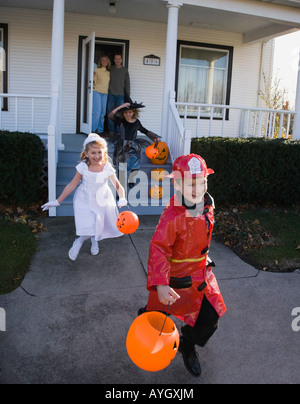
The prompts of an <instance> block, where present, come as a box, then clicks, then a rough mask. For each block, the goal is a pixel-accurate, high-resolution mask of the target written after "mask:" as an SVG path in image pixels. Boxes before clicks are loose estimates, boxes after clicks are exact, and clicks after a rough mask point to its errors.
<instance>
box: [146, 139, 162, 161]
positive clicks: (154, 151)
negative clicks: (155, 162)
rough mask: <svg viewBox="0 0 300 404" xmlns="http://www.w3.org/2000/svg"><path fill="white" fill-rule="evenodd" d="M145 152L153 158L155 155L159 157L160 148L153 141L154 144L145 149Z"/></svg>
mask: <svg viewBox="0 0 300 404" xmlns="http://www.w3.org/2000/svg"><path fill="white" fill-rule="evenodd" d="M145 154H146V156H147V157H148V158H149V159H150V160H151V159H153V158H155V157H158V154H159V152H158V149H157V148H156V146H155V143H153V144H152V145H150V146H148V147H147V148H146V150H145Z"/></svg>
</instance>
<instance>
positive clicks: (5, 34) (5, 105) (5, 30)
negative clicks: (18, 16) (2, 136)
mask: <svg viewBox="0 0 300 404" xmlns="http://www.w3.org/2000/svg"><path fill="white" fill-rule="evenodd" d="M0 29H2V31H3V37H4V38H3V46H2V47H3V49H4V54H5V70H4V71H3V72H2V74H3V89H2V92H3V93H7V92H8V24H3V23H0ZM7 110H8V102H7V98H3V104H2V111H7Z"/></svg>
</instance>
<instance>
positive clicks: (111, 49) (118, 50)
mask: <svg viewBox="0 0 300 404" xmlns="http://www.w3.org/2000/svg"><path fill="white" fill-rule="evenodd" d="M78 53H79V58H78V96H77V121H76V131H77V133H78V132H80V133H86V134H89V133H91V130H92V110H93V72H94V69H95V68H96V67H97V64H98V62H99V59H100V57H101V56H102V55H106V56H108V57H109V59H110V61H111V64H113V63H114V61H113V59H114V55H115V54H121V55H122V57H123V63H124V65H125V66H126V67H128V56H129V41H128V40H124V39H110V38H95V33H92V34H91V35H89V36H88V37H87V38H86V37H79V48H78ZM107 120H108V118H107V116H106V117H105V123H104V130H105V131H107V130H108V127H107Z"/></svg>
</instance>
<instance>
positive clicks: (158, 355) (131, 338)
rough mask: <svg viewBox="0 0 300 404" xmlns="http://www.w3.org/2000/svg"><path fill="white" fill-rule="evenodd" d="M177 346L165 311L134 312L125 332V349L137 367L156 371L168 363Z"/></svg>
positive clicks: (173, 325) (177, 340)
mask: <svg viewBox="0 0 300 404" xmlns="http://www.w3.org/2000/svg"><path fill="white" fill-rule="evenodd" d="M178 346H179V333H178V330H177V328H176V326H175V324H174V322H173V321H172V320H171V319H170V318H169V317H167V316H166V315H165V314H163V313H160V312H157V311H149V312H146V313H143V314H141V315H140V316H138V317H137V318H136V319H135V320H134V321H133V323H132V324H131V326H130V328H129V331H128V333H127V339H126V348H127V353H128V355H129V357H130V359H131V360H132V362H133V363H135V364H136V365H137V366H138V367H140V368H141V369H143V370H147V371H149V372H157V371H159V370H162V369H164V368H166V367H167V366H169V365H170V363H171V361H172V359H174V357H175V355H176V353H177V351H178Z"/></svg>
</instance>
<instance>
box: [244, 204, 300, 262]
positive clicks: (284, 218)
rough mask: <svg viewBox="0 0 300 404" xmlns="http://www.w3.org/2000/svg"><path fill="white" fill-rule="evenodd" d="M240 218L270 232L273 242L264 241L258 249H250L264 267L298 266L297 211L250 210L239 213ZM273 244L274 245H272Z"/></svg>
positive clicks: (299, 229) (299, 236)
mask: <svg viewBox="0 0 300 404" xmlns="http://www.w3.org/2000/svg"><path fill="white" fill-rule="evenodd" d="M240 217H241V219H242V220H243V219H246V220H250V221H251V222H254V221H255V220H258V221H259V223H260V225H261V226H262V227H263V228H264V229H265V230H266V231H267V232H269V233H270V234H271V236H272V238H273V240H274V239H275V240H274V242H273V243H271V245H268V243H265V245H263V246H262V247H261V248H259V249H252V250H250V253H251V255H253V258H254V259H256V260H259V261H260V262H261V265H264V266H265V267H267V268H268V267H269V266H271V267H273V268H274V269H275V268H276V266H277V267H278V269H280V268H279V267H280V266H287V267H288V266H290V267H291V269H293V268H294V269H296V268H297V267H298V268H299V267H300V219H299V214H298V213H293V212H290V211H288V210H279V209H278V210H255V211H253V210H251V211H246V212H243V213H241V215H240ZM273 244H274V245H273Z"/></svg>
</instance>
